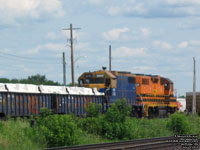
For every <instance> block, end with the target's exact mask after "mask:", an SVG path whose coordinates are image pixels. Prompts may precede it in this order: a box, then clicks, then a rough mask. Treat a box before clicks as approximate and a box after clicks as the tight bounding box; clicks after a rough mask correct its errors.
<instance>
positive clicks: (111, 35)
mask: <svg viewBox="0 0 200 150" xmlns="http://www.w3.org/2000/svg"><path fill="white" fill-rule="evenodd" d="M128 31H129V28H127V27H124V28H122V29H120V28H117V29H112V30H110V31H108V32H103V34H102V35H103V37H104V38H105V39H106V40H116V39H118V38H119V37H120V34H121V33H126V32H128Z"/></svg>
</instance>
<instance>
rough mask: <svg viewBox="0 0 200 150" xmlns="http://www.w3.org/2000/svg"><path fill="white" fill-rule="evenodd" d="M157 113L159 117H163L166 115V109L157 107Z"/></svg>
mask: <svg viewBox="0 0 200 150" xmlns="http://www.w3.org/2000/svg"><path fill="white" fill-rule="evenodd" d="M158 114H159V117H160V118H165V117H166V116H167V110H166V109H159V110H158Z"/></svg>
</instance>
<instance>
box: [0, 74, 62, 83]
mask: <svg viewBox="0 0 200 150" xmlns="http://www.w3.org/2000/svg"><path fill="white" fill-rule="evenodd" d="M0 83H22V84H35V85H41V84H42V85H61V84H60V83H59V82H55V81H52V80H48V79H47V78H46V76H45V75H40V74H36V75H32V76H28V78H26V79H16V78H14V79H8V78H0Z"/></svg>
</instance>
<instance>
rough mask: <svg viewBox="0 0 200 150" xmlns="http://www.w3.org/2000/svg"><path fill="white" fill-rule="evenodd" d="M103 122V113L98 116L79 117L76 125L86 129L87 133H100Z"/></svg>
mask: <svg viewBox="0 0 200 150" xmlns="http://www.w3.org/2000/svg"><path fill="white" fill-rule="evenodd" d="M103 122H104V116H103V115H101V116H99V117H87V118H81V119H79V120H78V127H80V128H81V129H82V130H83V131H87V132H88V133H93V134H96V135H101V133H102V124H103Z"/></svg>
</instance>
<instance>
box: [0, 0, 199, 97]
mask: <svg viewBox="0 0 200 150" xmlns="http://www.w3.org/2000/svg"><path fill="white" fill-rule="evenodd" d="M70 23H72V24H73V27H79V28H81V30H76V31H74V38H75V41H74V52H75V53H74V55H75V56H74V57H75V58H74V59H75V77H76V78H77V77H78V76H79V75H80V74H81V73H83V72H85V71H94V70H99V69H101V68H102V66H107V67H108V62H109V61H108V48H109V45H112V59H113V61H112V69H113V70H123V71H131V72H133V73H145V74H158V75H162V76H164V77H168V78H170V79H171V80H172V81H173V82H174V84H175V88H176V89H177V92H178V94H180V95H183V94H185V92H187V91H192V86H193V85H192V82H193V59H192V58H193V57H195V58H196V62H197V64H196V66H197V90H200V87H199V85H200V80H199V79H200V75H199V74H200V48H199V47H200V1H199V0H151V1H146V0H126V1H124V0H109V1H106V0H74V1H70V0H63V1H61V0H0V41H1V42H0V63H1V65H0V77H7V78H26V77H27V76H30V75H34V74H36V73H39V74H42V75H46V77H47V78H48V79H51V80H54V81H58V82H60V83H62V82H63V77H62V52H65V53H66V61H67V66H66V67H67V68H66V70H67V83H69V82H71V72H70V47H69V41H68V39H69V32H68V31H63V30H62V29H63V28H68V27H69V25H70Z"/></svg>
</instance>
